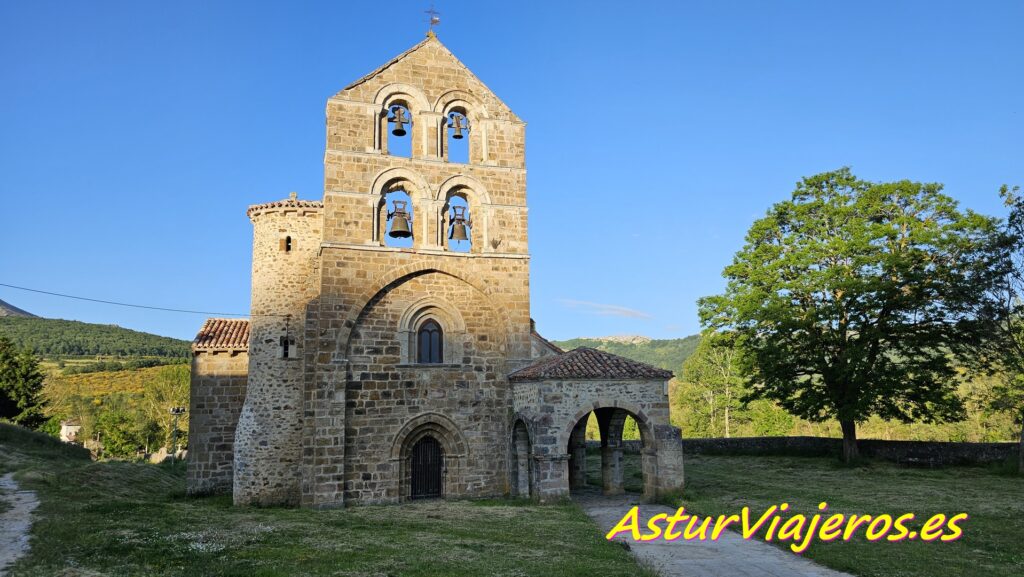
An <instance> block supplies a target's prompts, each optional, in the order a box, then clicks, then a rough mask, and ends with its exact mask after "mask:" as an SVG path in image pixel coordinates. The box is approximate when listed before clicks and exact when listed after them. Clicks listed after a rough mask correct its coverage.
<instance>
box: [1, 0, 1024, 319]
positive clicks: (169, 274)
mask: <svg viewBox="0 0 1024 577" xmlns="http://www.w3.org/2000/svg"><path fill="white" fill-rule="evenodd" d="M427 7H428V2H409V1H405V0H403V1H397V2H392V3H390V4H385V3H378V2H280V3H275V4H269V3H261V2H253V1H249V2H238V3H228V2H183V1H179V2H138V1H131V2H103V3H100V2H67V1H62V2H51V1H41V0H34V1H31V2H29V1H24V2H3V3H2V4H0V119H2V122H0V196H2V200H3V217H2V226H0V243H2V246H3V249H2V251H0V282H2V283H9V284H16V285H23V286H29V287H35V288H41V289H46V290H51V291H56V292H67V293H73V294H80V295H85V296H91V297H96V298H103V299H110V300H121V301H128V302H135V303H143V304H153V305H158V306H166V307H175V308H186V309H199V310H209V311H224V312H236V311H241V312H245V311H247V310H248V306H249V274H250V270H249V267H250V242H251V228H250V224H249V222H248V220H247V219H246V217H245V209H246V207H247V205H249V204H254V203H259V202H265V201H269V200H276V199H280V198H284V197H285V196H286V195H287V193H288V192H289V191H291V190H295V191H298V193H299V195H300V197H303V198H320V197H321V195H322V186H323V185H322V177H323V168H322V159H323V146H324V107H325V101H326V99H327V98H328V97H329V96H330V95H332V94H334V93H335V92H337V91H338V90H340V89H341V88H342V87H344V86H345V85H346V84H347V83H348V82H350V81H352V80H354V79H356V78H358V77H360V76H362V75H363V74H365V73H367V72H369V71H370V70H372V69H374V68H375V67H376V66H378V65H379V64H381V63H383V62H385V61H386V60H387V59H389V58H391V57H393V56H394V55H396V54H398V53H399V52H401V51H403V50H405V49H406V48H408V47H409V46H411V45H413V44H415V43H416V42H418V41H419V40H420V39H421V38H422V37H423V34H424V32H425V29H426V25H425V23H424V17H425V16H424V14H423V12H422V11H423V10H425V9H426V8H427ZM436 7H437V9H438V10H440V11H441V12H442V24H441V26H440V27H439V29H438V35H439V37H440V39H441V40H442V41H443V42H444V43H445V44H446V45H447V46H448V47H449V48H450V49H451V50H452V51H453V52H454V53H455V54H456V55H457V56H458V57H459V58H460V59H462V61H463V62H464V63H465V64H466V65H467V66H469V67H470V68H471V69H472V70H473V71H474V72H475V73H476V74H477V75H478V76H479V77H480V78H481V79H482V80H483V81H484V82H485V83H486V84H487V85H488V86H489V87H490V88H491V89H492V90H494V91H495V92H496V93H497V94H498V95H499V96H500V97H501V98H502V99H504V100H505V102H507V103H508V104H509V105H510V106H511V107H512V109H513V110H515V111H516V113H517V114H518V115H519V116H520V117H522V118H523V119H524V120H526V121H527V122H528V123H529V126H528V129H527V155H528V160H527V163H528V169H529V203H530V227H531V230H530V247H531V252H532V255H533V260H532V273H533V276H532V284H531V290H532V302H533V316H534V317H535V318H536V319H537V322H538V324H539V328H540V329H541V331H542V332H543V333H544V334H545V335H547V336H549V337H550V338H556V339H560V338H569V337H573V336H581V335H586V336H594V335H608V334H624V333H629V334H644V335H650V336H652V337H658V338H671V337H680V336H685V335H687V334H691V333H694V332H696V331H697V330H698V323H697V315H696V307H695V300H696V299H697V298H698V297H699V296H702V295H707V294H712V293H715V292H717V291H719V290H720V289H721V288H722V286H723V282H722V280H721V276H720V273H721V270H722V267H723V266H725V265H726V264H727V263H728V262H729V260H730V259H731V257H732V255H733V254H734V253H735V251H736V250H737V249H738V248H739V247H740V246H741V245H742V241H743V235H744V233H745V232H746V230H747V228H748V227H749V225H750V224H751V222H752V221H753V220H754V219H755V218H757V217H758V216H760V215H762V214H764V212H765V210H766V209H767V208H768V207H769V206H770V205H771V204H772V203H774V202H776V201H779V200H781V199H783V198H786V197H787V195H788V194H789V193H790V192H791V191H792V189H793V184H794V183H795V182H796V180H797V179H798V178H799V177H801V176H802V175H809V174H814V173H817V172H821V171H825V170H830V169H834V168H837V167H840V166H843V165H849V166H852V167H853V170H854V172H855V173H856V174H857V175H859V176H861V177H862V178H867V179H870V180H886V179H898V178H911V179H916V180H924V181H937V182H943V183H945V184H946V187H947V188H946V191H947V192H948V193H949V194H950V195H952V196H954V197H955V198H957V199H959V200H960V201H961V203H962V204H963V205H965V206H967V207H970V208H973V209H976V210H979V211H982V212H987V213H991V214H1002V212H1001V207H1000V205H999V202H998V198H997V194H996V191H997V188H998V186H999V185H1000V184H1001V183H1004V182H1008V183H1021V184H1024V110H1022V109H1024V104H1022V103H1024V41H1022V40H1021V36H1020V30H1021V25H1022V24H1024V2H1018V1H1008V2H955V3H954V2H936V1H921V2H895V1H885V2H844V3H840V2H821V1H806V2H795V1H794V2H781V1H779V2H721V1H716V2H661V3H655V2H593V1H588V2H528V3H522V5H519V3H516V2H455V1H444V0H437V2H436ZM0 299H3V300H6V301H8V302H10V303H12V304H14V305H16V306H19V307H21V308H25V309H27V310H29V311H32V312H34V313H36V314H39V315H43V316H47V317H60V318H69V319H79V320H83V321H89V322H101V323H113V324H118V325H122V326H126V327H130V328H135V329H140V330H146V331H151V332H155V333H159V334H165V335H171V336H176V337H182V338H191V337H192V336H193V335H194V334H195V331H196V329H197V328H198V327H199V325H200V324H201V322H202V320H203V317H202V316H199V315H181V314H171V313H160V312H153V311H138V310H133V309H125V308H118V307H111V306H105V305H99V304H88V303H80V302H75V301H66V300H62V299H57V298H53V297H47V296H41V295H33V294H28V293H23V292H20V291H15V290H12V289H7V288H3V287H0Z"/></svg>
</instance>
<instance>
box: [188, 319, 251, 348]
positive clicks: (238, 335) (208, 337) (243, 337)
mask: <svg viewBox="0 0 1024 577" xmlns="http://www.w3.org/2000/svg"><path fill="white" fill-rule="evenodd" d="M192 350H193V351H247V350H249V319H206V322H205V323H203V328H201V329H199V334H198V335H196V338H195V340H194V341H192Z"/></svg>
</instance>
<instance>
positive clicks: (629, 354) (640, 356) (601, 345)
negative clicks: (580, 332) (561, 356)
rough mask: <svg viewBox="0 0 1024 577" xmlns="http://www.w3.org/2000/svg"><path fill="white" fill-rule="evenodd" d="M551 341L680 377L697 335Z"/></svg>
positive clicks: (569, 347)
mask: <svg viewBox="0 0 1024 577" xmlns="http://www.w3.org/2000/svg"><path fill="white" fill-rule="evenodd" d="M554 342H555V344H556V345H558V346H560V347H562V348H563V349H565V350H567V351H568V350H571V349H575V348H576V347H590V348H593V349H598V350H601V351H606V352H609V353H612V354H614V355H619V356H623V357H626V358H627V359H633V360H635V361H640V362H642V363H647V364H649V365H654V366H656V367H661V368H663V369H665V370H669V371H672V372H673V373H675V374H676V376H679V375H681V374H682V370H683V362H684V361H686V359H687V358H689V356H690V355H692V354H693V351H694V350H696V349H697V344H698V343H700V335H690V336H688V337H686V338H682V339H664V340H658V339H646V338H632V339H623V338H615V337H610V338H579V339H570V340H568V341H554Z"/></svg>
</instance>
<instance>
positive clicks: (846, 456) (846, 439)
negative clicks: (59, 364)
mask: <svg viewBox="0 0 1024 577" xmlns="http://www.w3.org/2000/svg"><path fill="white" fill-rule="evenodd" d="M839 426H840V427H842V429H843V462H844V463H850V462H853V461H854V460H856V459H857V458H858V457H860V451H858V450H857V423H856V422H854V421H839Z"/></svg>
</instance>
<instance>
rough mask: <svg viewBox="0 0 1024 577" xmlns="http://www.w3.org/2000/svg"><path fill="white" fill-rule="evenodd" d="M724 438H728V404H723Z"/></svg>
mask: <svg viewBox="0 0 1024 577" xmlns="http://www.w3.org/2000/svg"><path fill="white" fill-rule="evenodd" d="M725 438H726V439H728V438H729V405H726V406H725Z"/></svg>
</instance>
